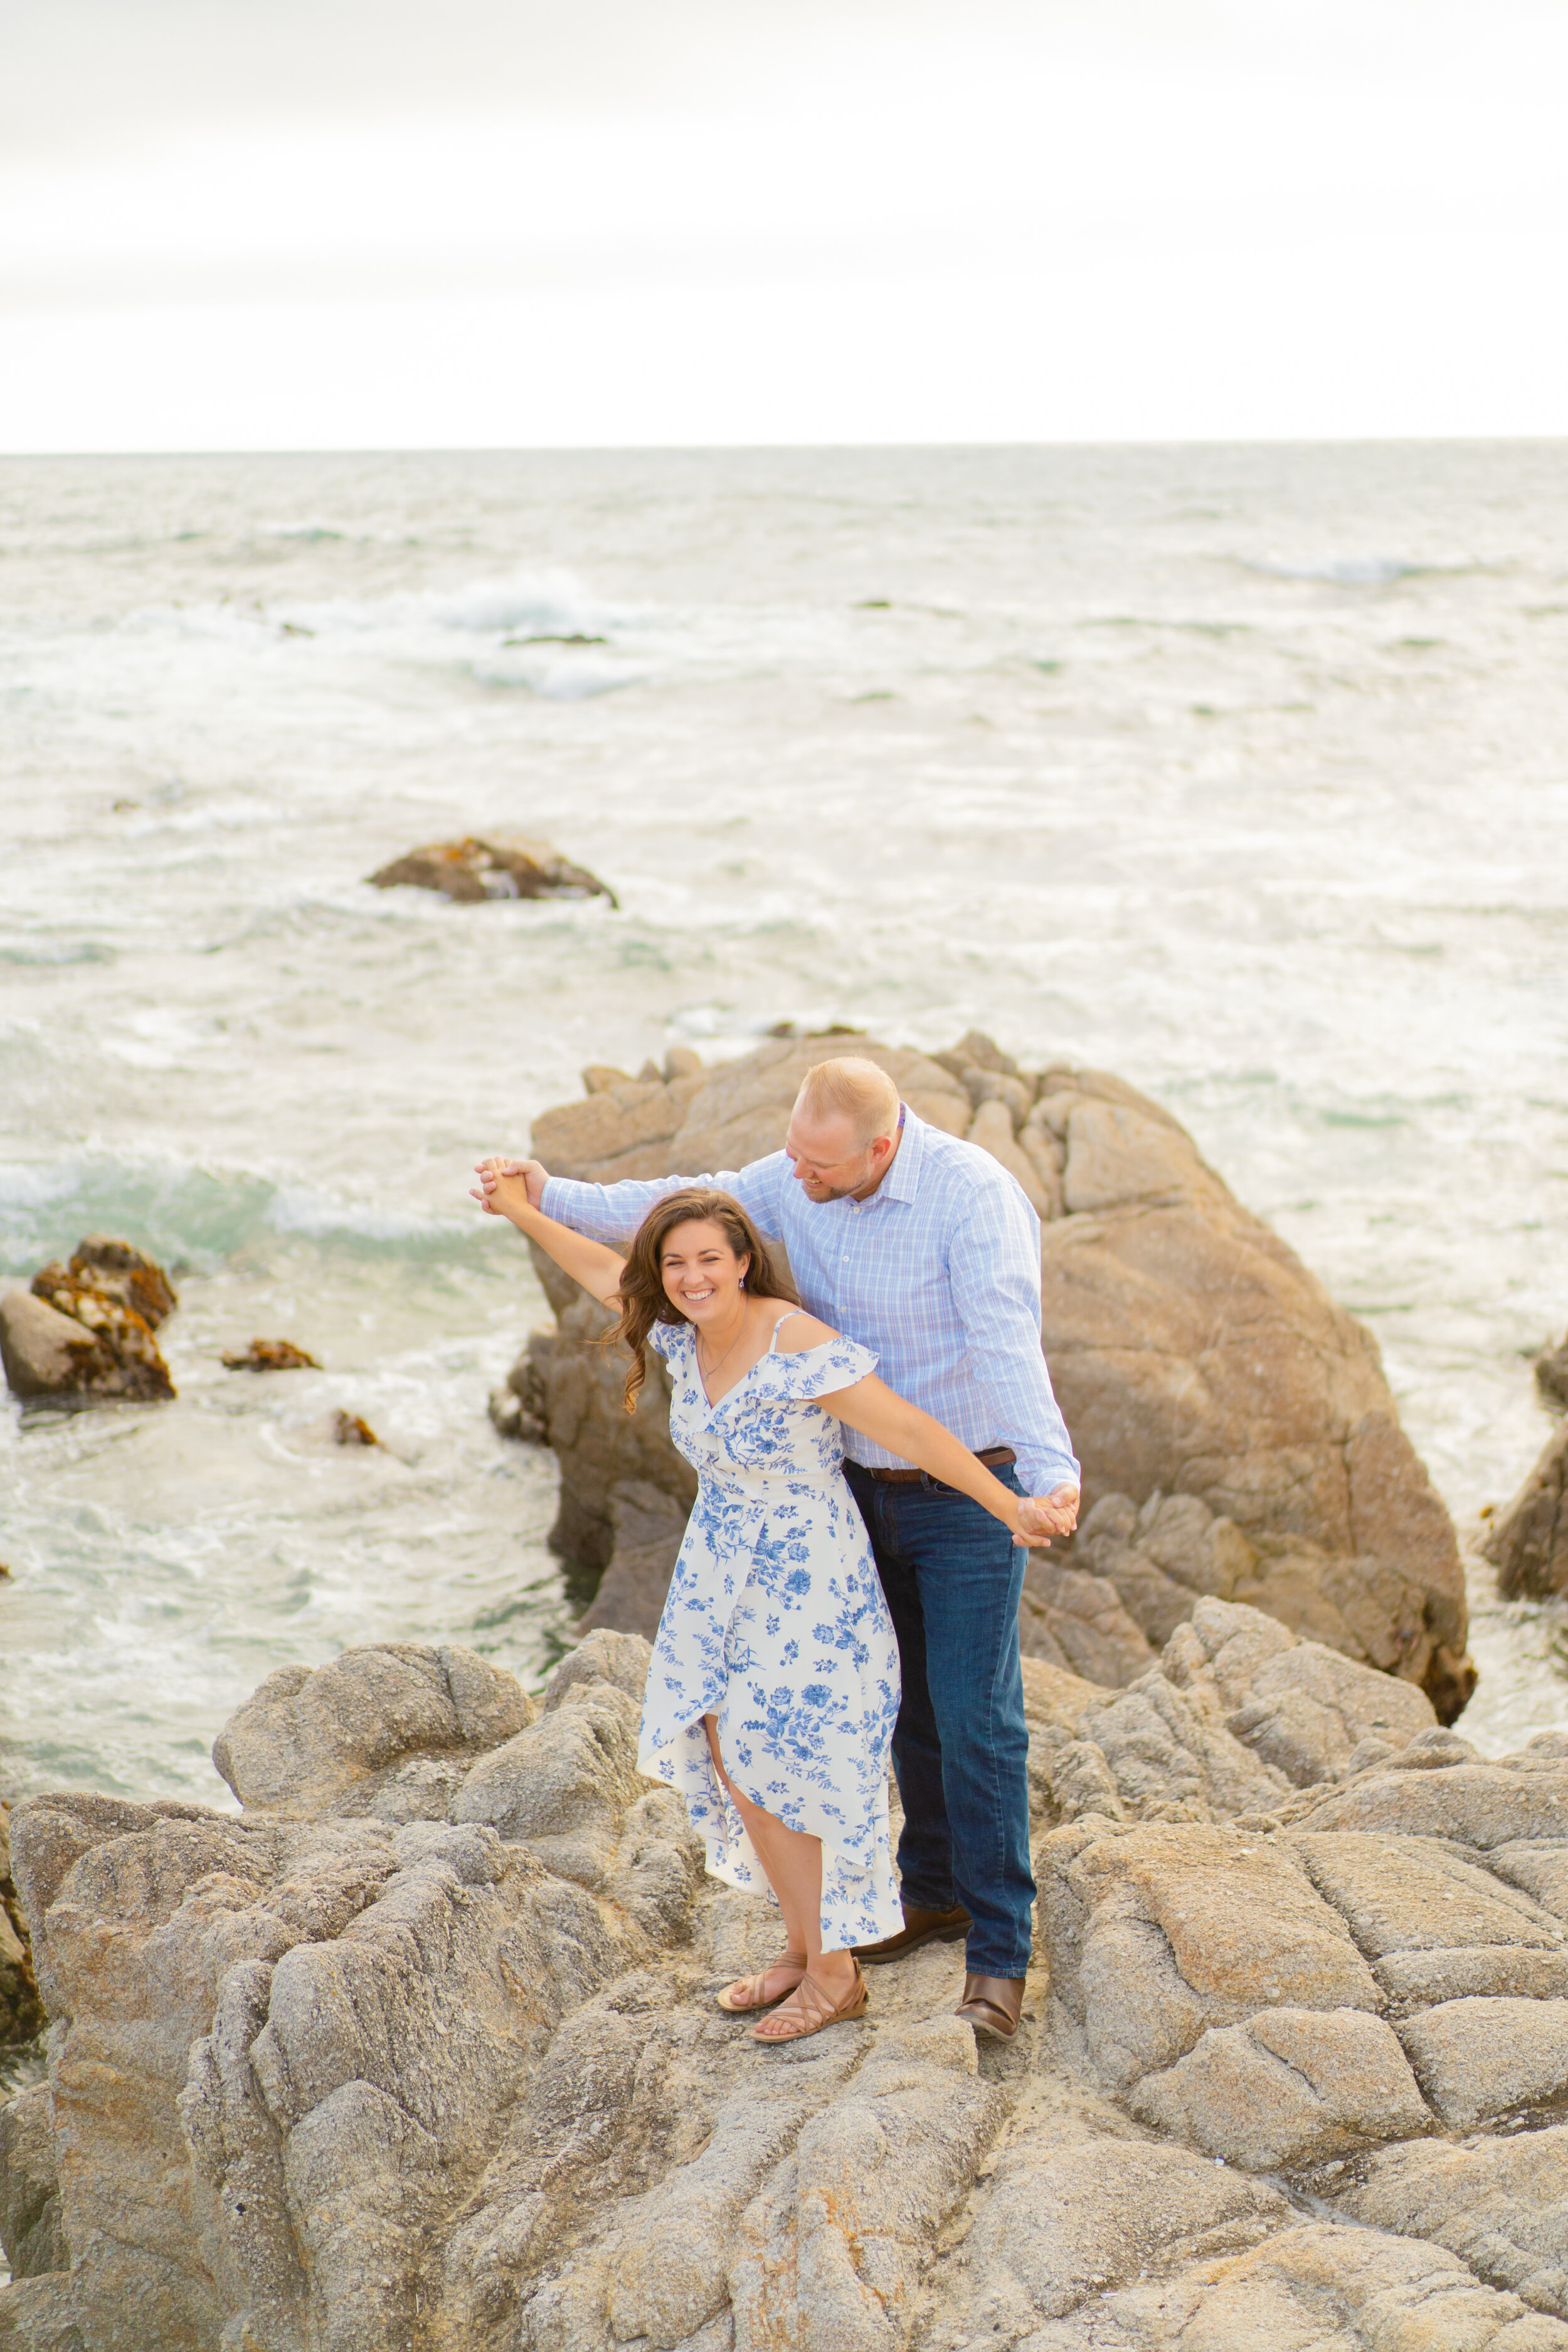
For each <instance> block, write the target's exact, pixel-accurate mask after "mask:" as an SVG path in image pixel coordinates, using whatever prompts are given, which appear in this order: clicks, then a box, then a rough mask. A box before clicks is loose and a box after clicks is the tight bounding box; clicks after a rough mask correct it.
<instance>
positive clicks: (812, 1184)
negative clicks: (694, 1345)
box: [481, 1059, 1079, 2040]
mask: <svg viewBox="0 0 1568 2352" xmlns="http://www.w3.org/2000/svg"><path fill="white" fill-rule="evenodd" d="M505 1164H506V1165H507V1166H508V1168H509V1170H510V1172H512V1173H514V1174H520V1175H523V1176H525V1177H526V1178H527V1179H528V1186H529V1193H530V1197H531V1199H532V1200H533V1201H534V1202H535V1204H536V1205H537V1206H539V1207H542V1209H543V1210H544V1211H545V1212H546V1213H547V1214H548V1215H550V1216H552V1217H558V1218H560V1220H561V1221H562V1223H563V1224H568V1225H571V1226H572V1227H573V1228H574V1230H575V1231H576V1232H578V1233H582V1234H588V1235H590V1236H591V1237H592V1238H593V1239H594V1240H595V1241H600V1242H605V1243H608V1244H613V1245H616V1246H617V1247H619V1246H622V1245H624V1244H626V1242H627V1241H629V1239H630V1238H631V1235H632V1234H634V1233H635V1232H636V1230H637V1226H638V1224H639V1223H641V1221H642V1219H643V1217H644V1215H645V1214H646V1213H647V1210H648V1208H649V1207H650V1206H651V1204H652V1203H653V1202H654V1201H656V1200H657V1199H658V1196H659V1195H660V1193H662V1192H668V1191H671V1190H673V1189H674V1188H675V1187H676V1186H678V1185H683V1184H691V1183H701V1184H715V1185H721V1186H722V1187H723V1189H724V1190H725V1191H726V1192H732V1193H733V1194H734V1195H735V1197H736V1199H737V1200H739V1201H740V1202H742V1203H743V1204H744V1206H745V1208H746V1209H747V1211H748V1212H749V1213H750V1214H751V1216H752V1218H753V1219H754V1221H755V1223H757V1225H758V1227H759V1228H760V1230H761V1231H762V1232H763V1234H765V1235H766V1236H767V1237H768V1239H769V1240H772V1241H781V1242H783V1243H784V1246H785V1248H786V1249H787V1251H788V1253H789V1260H790V1265H791V1267H792V1268H793V1270H794V1273H795V1281H796V1283H797V1285H798V1286H799V1289H800V1295H801V1299H802V1301H803V1303H804V1304H805V1306H806V1307H809V1308H810V1310H811V1312H812V1313H813V1314H814V1315H816V1316H818V1317H820V1318H821V1319H822V1320H823V1321H824V1322H825V1323H830V1324H832V1325H833V1326H834V1327H835V1328H836V1329H838V1330H841V1331H845V1332H847V1334H848V1335H849V1337H850V1338H851V1339H858V1340H859V1341H861V1342H862V1344H863V1345H864V1346H866V1347H868V1348H874V1349H876V1351H877V1355H878V1359H879V1363H878V1369H879V1371H880V1373H881V1376H882V1378H883V1379H884V1380H885V1381H887V1382H888V1384H889V1387H890V1388H894V1389H896V1390H897V1391H899V1393H900V1395H901V1396H905V1397H908V1398H909V1400H910V1402H911V1403H913V1404H918V1405H920V1406H921V1408H922V1410H924V1411H925V1412H930V1413H931V1414H933V1415H934V1416H935V1417H936V1419H937V1420H939V1421H942V1422H943V1423H945V1424H946V1425H947V1427H948V1428H949V1429H951V1430H952V1432H953V1433H954V1435H955V1436H957V1437H959V1438H961V1439H962V1440H963V1443H964V1444H966V1445H968V1446H970V1447H971V1448H972V1449H973V1451H974V1453H976V1454H978V1455H979V1456H980V1458H981V1460H982V1461H984V1462H985V1463H986V1464H988V1465H990V1467H991V1468H992V1469H994V1472H995V1474H996V1475H997V1476H998V1477H999V1478H1001V1479H1003V1480H1004V1481H1005V1483H1006V1484H1007V1485H1008V1486H1012V1487H1013V1489H1014V1491H1015V1492H1016V1493H1018V1494H1021V1495H1025V1496H1030V1497H1032V1498H1034V1499H1032V1500H1030V1501H1029V1502H1027V1503H1026V1505H1025V1510H1026V1513H1027V1514H1028V1515H1029V1518H1030V1520H1031V1521H1032V1524H1031V1526H1030V1532H1031V1533H1037V1534H1040V1535H1045V1536H1050V1535H1066V1534H1068V1533H1069V1532H1070V1530H1071V1529H1072V1528H1073V1527H1074V1525H1075V1524H1076V1521H1077V1516H1078V1501H1079V1465H1078V1463H1077V1461H1076V1460H1075V1458H1074V1456H1073V1452H1072V1448H1071V1445H1070V1444H1069V1443H1068V1433H1067V1430H1066V1427H1065V1426H1064V1424H1063V1422H1062V1417H1061V1413H1060V1412H1059V1411H1058V1406H1057V1402H1056V1399H1055V1397H1054V1396H1053V1395H1052V1393H1051V1384H1050V1378H1049V1375H1048V1373H1047V1370H1046V1364H1045V1359H1044V1357H1043V1355H1042V1354H1041V1352H1040V1227H1039V1220H1038V1219H1037V1216H1036V1214H1035V1212H1034V1210H1033V1209H1032V1208H1031V1207H1030V1205H1029V1203H1028V1202H1027V1201H1026V1199H1025V1197H1024V1194H1023V1192H1022V1191H1021V1190H1020V1188H1019V1187H1018V1185H1017V1184H1016V1182H1015V1181H1014V1179H1013V1178H1012V1177H1011V1176H1010V1175H1008V1173H1007V1171H1005V1169H1004V1168H1003V1167H1001V1166H1000V1164H999V1163H998V1162H997V1161H996V1160H993V1159H992V1158H991V1156H990V1154H989V1152H985V1151H982V1150H980V1149H979V1147H978V1146H977V1145H974V1144H972V1143H962V1142H960V1141H958V1140H957V1139H956V1138H954V1137H952V1136H950V1135H946V1134H944V1133H943V1132H942V1129H939V1128H934V1127H929V1126H927V1124H926V1123H925V1121H924V1120H923V1119H920V1118H916V1117H915V1115H914V1113H913V1112H912V1111H911V1110H910V1109H909V1108H908V1107H907V1106H906V1105H904V1104H902V1103H900V1099H899V1094H898V1089H897V1087H895V1086H894V1084H893V1082H892V1080H891V1079H890V1078H889V1076H887V1074H886V1072H885V1071H883V1070H881V1069H879V1068H878V1066H877V1065H876V1064H875V1063H874V1062H868V1061H862V1060H859V1059H846V1060H840V1061H831V1062H819V1063H818V1064H817V1066H816V1068H815V1069H813V1070H810V1071H808V1072H807V1074H806V1077H805V1084H804V1085H803V1086H802V1087H801V1090H800V1094H799V1097H798V1098H797V1100H796V1102H795V1109H794V1111H793V1113H792V1114H791V1118H790V1123H789V1130H788V1133H787V1135H786V1136H785V1139H784V1150H782V1151H775V1152H773V1153H770V1155H769V1156H768V1158H767V1159H765V1160H753V1161H752V1164H751V1166H750V1167H749V1168H743V1169H742V1170H741V1171H739V1172H738V1173H735V1172H731V1173H726V1174H722V1175H717V1176H713V1175H706V1176H670V1177H666V1178H664V1179H663V1180H662V1181H658V1182H652V1183H639V1182H635V1181H627V1182H624V1183H619V1184H609V1185H602V1184H581V1183H575V1182H572V1181H568V1180H566V1179H564V1178H562V1177H559V1176H549V1175H547V1173H546V1171H545V1170H544V1169H543V1168H542V1167H541V1165H540V1164H539V1162H538V1161H537V1160H518V1161H512V1162H509V1163H505ZM481 1179H483V1171H481ZM846 1436H847V1447H848V1453H849V1457H850V1458H849V1459H848V1461H847V1464H846V1471H847V1477H848V1480H849V1484H850V1486H851V1487H852V1488H853V1489H854V1493H855V1497H856V1500H857V1501H858V1504H859V1506H860V1509H861V1512H862V1514H863V1516H864V1517H865V1521H866V1526H867V1528H868V1532H869V1535H870V1538H871V1546H872V1549H873V1551H874V1553H875V1555H876V1560H877V1568H878V1571H879V1575H880V1577H881V1580H882V1589H883V1591H885V1592H886V1594H887V1597H888V1608H889V1612H890V1613H891V1616H892V1620H893V1625H894V1629H895V1631H896V1632H897V1634H898V1637H899V1655H900V1666H901V1670H902V1679H903V1697H902V1702H901V1704H900V1709H899V1722H898V1728H897V1730H896V1731H895V1733H894V1735H893V1766H894V1769H895V1771H896V1773H897V1775H898V1781H899V1792H900V1798H901V1800H902V1802H903V1809H904V1825H903V1831H902V1834H901V1836H900V1841H899V1871H900V1878H901V1881H902V1895H903V1907H904V1927H903V1930H902V1932H901V1933H900V1935H897V1936H893V1937H889V1938H888V1940H887V1941H886V1942H885V1943H881V1944H873V1945H870V1946H867V1947H863V1948H861V1951H860V1954H859V1957H860V1958H861V1959H862V1960H867V1961H878V1960H892V1959H897V1958H900V1957H901V1956H902V1955H903V1954H904V1953H905V1952H909V1951H912V1950H914V1949H915V1948H916V1947H917V1946H919V1945H921V1944H924V1943H928V1942H930V1941H931V1940H932V1938H935V1937H941V1938H942V1939H943V1940H944V1941H951V1940H953V1939H955V1938H956V1937H959V1936H963V1935H966V1936H967V1943H968V1949H967V1954H966V1967H967V1975H966V1977H965V1980H964V1989H963V2001H962V2002H961V2004H960V2006H959V2011H958V2014H959V2015H960V2016H961V2017H964V2018H967V2019H968V2021H970V2023H971V2024H972V2025H973V2026H974V2027H975V2028H976V2030H977V2031H979V2032H984V2033H990V2034H994V2035H996V2036H998V2037H1000V2038H1002V2039H1005V2040H1010V2039H1011V2037H1012V2035H1013V2034H1014V2033H1015V2032H1016V2030H1017V2024H1018V2018H1019V2014H1020V2012H1021V2011H1022V2008H1023V1998H1024V1977H1025V1972H1026V1969H1027V1968H1028V1964H1029V1948H1030V1915H1031V1912H1032V1909H1033V1906H1034V1899H1035V1882H1034V1877H1033V1874H1032V1872H1031V1869H1030V1864H1029V1790H1028V1774H1027V1769H1026V1767H1027V1759H1028V1734H1027V1731H1026V1727H1025V1722H1024V1685H1023V1673H1022V1669H1021V1666H1020V1664H1019V1652H1018V1601H1019V1595H1020V1592H1021V1591H1022V1586H1023V1577H1024V1563H1025V1559H1026V1555H1025V1553H1024V1552H1022V1551H1020V1550H1017V1549H1015V1548H1014V1547H1013V1545H1012V1544H1010V1543H1009V1541H1008V1539H1007V1533H1006V1530H1005V1528H1003V1527H1002V1526H1001V1525H1000V1523H999V1522H998V1521H997V1520H995V1519H994V1518H993V1517H991V1516H990V1514H989V1513H988V1512H986V1511H984V1510H983V1509H982V1508H981V1507H980V1505H979V1504H978V1503H974V1502H972V1501H970V1499H969V1498H968V1496H963V1495H960V1494H958V1493H956V1492H955V1491H954V1490H953V1489H952V1487H949V1486H939V1485H937V1484H936V1483H935V1482H934V1481H933V1480H931V1478H929V1477H927V1476H926V1475H924V1474H923V1473H922V1472H921V1471H919V1470H916V1469H913V1468H911V1467H910V1465H909V1464H907V1463H903V1462H900V1460H899V1459H898V1457H897V1456H896V1455H893V1454H888V1453H886V1452H885V1451H884V1450H883V1449H881V1448H879V1447H878V1446H876V1445H873V1444H870V1443H869V1442H868V1441H867V1440H865V1439H863V1438H860V1437H858V1436H857V1435H855V1434H854V1433H849V1432H847V1433H846Z"/></svg>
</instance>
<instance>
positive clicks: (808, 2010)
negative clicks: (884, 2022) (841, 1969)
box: [752, 1960, 866, 2042]
mask: <svg viewBox="0 0 1568 2352" xmlns="http://www.w3.org/2000/svg"><path fill="white" fill-rule="evenodd" d="M799 1993H806V1994H807V1996H808V1998H807V2000H805V2002H803V2003H802V2005H801V2008H800V2010H799V2011H798V2012H797V2014H798V2015H799V2018H800V2023H799V2024H798V2025H796V2024H795V2022H794V2020H793V2019H790V2018H788V2017H787V2016H786V2015H785V2010H784V2005H782V2004H781V2006H780V2007H779V2008H777V2009H775V2010H774V2011H773V2015H772V2016H771V2017H768V2018H764V2019H763V2021H762V2023H761V2024H760V2025H753V2026H752V2041H753V2042H804V2041H805V2038H806V2036H807V2035H808V2034H812V2033H820V2032H822V2030H823V2028H824V2027H825V2026H828V2025H847V2024H848V2023H849V2021H851V2019H853V2018H857V2017H863V2016H864V2015H865V2012H866V1979H865V1978H864V1976H863V1975H862V1974H861V1972H860V1963H859V1961H858V1960H857V1961H856V1963H855V1981H854V1983H853V1984H852V1985H851V1986H850V1988H849V1990H848V1991H847V1993H846V1994H845V1996H844V1998H843V2000H839V2001H836V2000H834V1999H833V1997H832V1995H831V1994H830V1993H829V1992H828V1990H827V1989H826V1986H825V1985H819V1984H818V1983H817V1981H816V1978H815V1977H814V1976H812V1975H810V1974H807V1975H805V1976H803V1977H802V1979H801V1980H800V1982H799V1983H798V1984H797V1985H796V1987H795V1993H792V1994H790V1995H789V1996H788V1998H789V1999H790V2000H794V1999H795V1995H796V1994H799ZM781 2018H784V2021H785V2022H786V2023H787V2024H789V2025H790V2027H791V2031H790V2032H787V2033H770V2032H768V2031H767V2028H768V2027H769V2026H773V2025H776V2024H777V2023H778V2022H779V2020H780V2019H781Z"/></svg>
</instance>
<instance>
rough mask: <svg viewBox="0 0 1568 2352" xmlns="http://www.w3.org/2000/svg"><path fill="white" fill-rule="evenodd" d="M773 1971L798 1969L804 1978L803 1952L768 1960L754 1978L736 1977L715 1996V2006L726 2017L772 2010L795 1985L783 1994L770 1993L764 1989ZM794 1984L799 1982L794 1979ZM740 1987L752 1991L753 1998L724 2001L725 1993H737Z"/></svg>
mask: <svg viewBox="0 0 1568 2352" xmlns="http://www.w3.org/2000/svg"><path fill="white" fill-rule="evenodd" d="M774 1969H799V1970H800V1972H801V1976H802V1977H804V1976H805V1953H804V1952H781V1953H780V1954H779V1956H778V1958H776V1959H773V1960H769V1961H767V1962H766V1964H765V1965H764V1966H763V1967H762V1968H760V1969H758V1970H757V1971H756V1974H755V1975H754V1976H749V1977H736V1978H735V1979H734V1981H733V1983H731V1984H727V1985H725V1986H724V1987H723V1988H722V1990H721V1991H720V1992H719V1993H718V1994H717V1995H716V1996H715V2006H716V2007H718V2008H720V2009H721V2010H722V2011H723V2012H724V2014H725V2016H726V2017H744V2016H745V2015H746V2014H747V2012H748V2011H751V2010H753V2009H772V2008H773V2004H774V2002H775V2001H781V2000H788V1999H789V1997H790V1995H791V1993H792V1992H794V1990H795V1985H786V1986H785V1987H784V1990H783V1992H777V1993H771V1992H769V1991H767V1990H766V1989H765V1988H766V1985H767V1980H768V1979H769V1978H770V1977H771V1976H772V1974H773V1970H774ZM796 1982H797V1983H798V1982H799V1979H796ZM759 1986H760V1987H762V1988H763V1990H760V1991H758V1990H756V1988H758V1987H759ZM742 1987H750V1988H751V1989H752V1994H753V1997H752V1999H751V2000H734V2001H731V2000H725V1999H724V1994H725V1993H727V1992H738V1991H740V1990H742Z"/></svg>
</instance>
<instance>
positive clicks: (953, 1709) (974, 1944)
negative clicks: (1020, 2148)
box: [844, 1462, 1035, 1977]
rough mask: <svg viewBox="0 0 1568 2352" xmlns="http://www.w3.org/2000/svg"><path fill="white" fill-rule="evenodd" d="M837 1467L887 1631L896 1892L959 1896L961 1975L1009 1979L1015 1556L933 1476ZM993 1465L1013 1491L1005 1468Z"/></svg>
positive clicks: (1020, 1693)
mask: <svg viewBox="0 0 1568 2352" xmlns="http://www.w3.org/2000/svg"><path fill="white" fill-rule="evenodd" d="M844 1466H845V1471H846V1473H847V1476H848V1480H849V1484H850V1486H851V1488H852V1489H853V1491H854V1495H855V1499H856V1501H857V1502H858V1504H859V1506H860V1510H861V1515H862V1517H864V1519H865V1521H866V1526H867V1528H868V1532H869V1535H870V1538H871V1549H872V1551H873V1552H874V1553H875V1555H876V1559H877V1570H878V1573H879V1576H880V1577H881V1580H882V1590H883V1591H884V1592H885V1593H886V1594H887V1596H888V1608H889V1613H890V1614H891V1617H892V1620H893V1630H894V1632H895V1633H897V1634H898V1637H899V1663H900V1668H901V1670H902V1675H903V1698H902V1701H901V1703H900V1707H899V1722H898V1728H897V1729H896V1731H895V1732H894V1734H893V1769H894V1770H895V1771H896V1773H897V1774H898V1779H899V1794H900V1798H901V1799H902V1800H903V1807H904V1827H903V1833H902V1835H901V1836H900V1840H899V1873H900V1877H901V1878H902V1881H903V1897H904V1901H905V1902H906V1903H907V1904H908V1905H909V1906H910V1907H911V1908H912V1909H918V1910H921V1911H946V1910H949V1909H951V1908H952V1905H953V1904H954V1903H962V1904H963V1907H964V1909H965V1910H966V1911H967V1912H968V1914H969V1916H970V1918H971V1920H972V1921H973V1926H972V1927H971V1928H970V1930H969V1948H968V1967H969V1969H970V1972H971V1974H973V1975H975V1976H987V1977H1021V1976H1022V1975H1023V1974H1024V1973H1025V1971H1026V1969H1027V1968H1028V1965H1029V1919H1030V1913H1031V1910H1032V1908H1033V1906H1034V1900H1035V1881H1034V1874H1033V1873H1032V1872H1031V1870H1030V1868H1029V1775H1028V1755H1029V1735H1028V1732H1027V1729H1026V1726H1025V1722H1024V1677H1023V1672H1022V1669H1021V1667H1020V1665H1019V1663H1018V1600H1019V1596H1020V1594H1021V1593H1022V1591H1023V1589H1024V1563H1025V1560H1026V1558H1027V1554H1026V1553H1025V1552H1023V1551H1021V1550H1018V1549H1015V1547H1014V1545H1013V1543H1012V1541H1011V1539H1010V1538H1009V1536H1008V1534H1007V1530H1006V1528H1005V1527H1004V1526H1003V1525H1002V1522H1001V1521H1000V1519H994V1518H993V1517H992V1516H991V1514H990V1512H989V1511H985V1510H982V1508H981V1507H980V1505H979V1504H978V1503H973V1502H971V1501H970V1499H969V1497H968V1496H967V1495H960V1494H957V1493H956V1492H955V1491H954V1490H953V1488H952V1487H951V1486H940V1485H939V1484H938V1483H937V1481H936V1480H935V1479H934V1478H927V1477H922V1478H921V1483H920V1485H919V1486H889V1485H888V1484H887V1483H886V1482H885V1481H884V1480H882V1479H879V1478H873V1477H872V1476H871V1475H869V1473H868V1472H867V1471H865V1470H863V1469H862V1468H861V1467H860V1465H858V1463H854V1462H847V1463H846V1464H845V1465H844ZM996 1475H997V1477H999V1478H1000V1479H1001V1480H1002V1481H1003V1483H1004V1484H1005V1486H1011V1487H1012V1489H1013V1491H1014V1493H1015V1494H1018V1493H1021V1492H1022V1489H1021V1488H1020V1486H1019V1485H1018V1481H1017V1476H1016V1473H1015V1471H1014V1470H1013V1469H1012V1467H1011V1466H1010V1465H1008V1466H1006V1467H1005V1468H1002V1469H999V1470H998V1471H997V1472H996Z"/></svg>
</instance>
